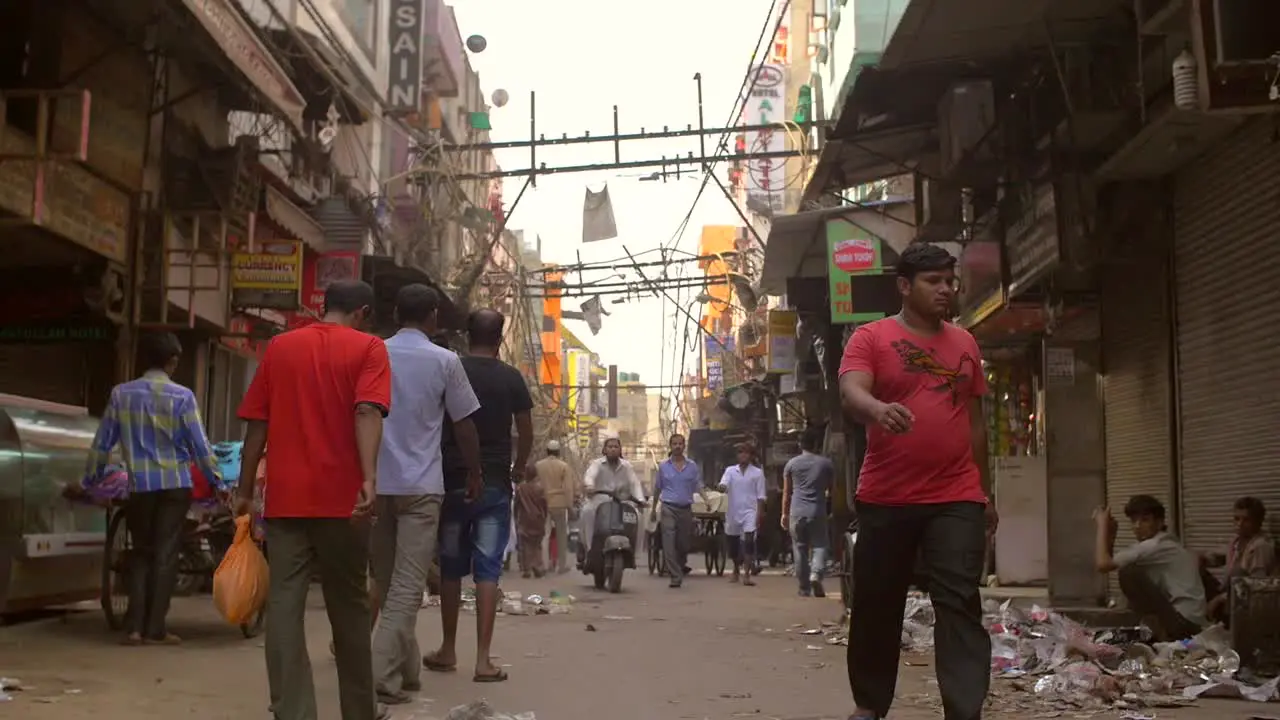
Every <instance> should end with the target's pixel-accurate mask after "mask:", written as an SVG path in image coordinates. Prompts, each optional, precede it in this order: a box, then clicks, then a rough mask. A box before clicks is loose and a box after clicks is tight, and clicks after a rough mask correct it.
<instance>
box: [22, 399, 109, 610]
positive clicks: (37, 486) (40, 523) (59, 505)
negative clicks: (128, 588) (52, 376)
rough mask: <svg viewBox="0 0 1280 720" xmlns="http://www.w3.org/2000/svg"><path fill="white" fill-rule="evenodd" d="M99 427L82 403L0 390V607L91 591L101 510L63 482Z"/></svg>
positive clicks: (82, 462) (85, 595)
mask: <svg viewBox="0 0 1280 720" xmlns="http://www.w3.org/2000/svg"><path fill="white" fill-rule="evenodd" d="M97 428H98V421H97V419H96V418H94V417H92V416H90V415H89V411H88V410H87V409H85V408H82V407H74V406H68V405H60V404H57V403H50V402H45V401H42V400H34V399H31V398H25V397H19V396H15V395H4V394H0V555H2V557H0V611H3V610H14V609H19V608H18V607H15V603H16V602H17V601H24V602H22V603H20V605H21V607H31V606H37V607H38V606H41V605H49V604H56V603H59V602H69V601H71V600H72V599H89V598H92V597H95V596H96V594H97V592H98V588H99V585H100V582H101V578H100V577H99V575H100V572H99V570H98V568H100V566H101V560H102V553H103V544H104V542H105V539H106V530H107V526H106V521H107V517H106V513H105V512H104V511H103V510H102V509H101V508H96V507H93V506H90V505H85V504H81V503H73V502H71V501H70V500H68V499H67V498H66V496H65V495H64V490H65V489H66V488H67V487H69V486H75V485H77V484H79V482H80V480H81V479H82V477H83V475H84V472H85V467H86V464H87V462H88V457H89V447H90V444H91V443H92V442H93V436H94V433H95V432H96V431H97Z"/></svg>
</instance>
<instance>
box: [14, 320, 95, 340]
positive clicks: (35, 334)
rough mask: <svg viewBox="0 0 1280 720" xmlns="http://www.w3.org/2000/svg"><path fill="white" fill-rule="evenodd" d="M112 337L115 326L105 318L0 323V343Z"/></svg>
mask: <svg viewBox="0 0 1280 720" xmlns="http://www.w3.org/2000/svg"><path fill="white" fill-rule="evenodd" d="M114 337H115V326H114V325H112V324H111V323H110V322H107V321H105V320H98V321H94V320H83V321H68V322H43V323H22V324H17V325H0V344H3V343H46V342H49V343H55V342H56V343H61V342H97V341H106V340H111V339H112V338H114Z"/></svg>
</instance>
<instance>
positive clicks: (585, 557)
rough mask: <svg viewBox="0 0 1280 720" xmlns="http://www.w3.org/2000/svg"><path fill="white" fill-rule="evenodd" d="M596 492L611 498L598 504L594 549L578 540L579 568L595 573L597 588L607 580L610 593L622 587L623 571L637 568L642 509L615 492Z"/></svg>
mask: <svg viewBox="0 0 1280 720" xmlns="http://www.w3.org/2000/svg"><path fill="white" fill-rule="evenodd" d="M595 494H596V495H604V496H606V497H608V498H609V500H610V501H609V502H603V503H600V505H599V506H598V507H596V510H595V520H594V525H595V528H594V530H595V532H594V537H593V538H592V541H591V543H590V548H591V549H590V550H587V549H586V547H584V543H582V542H578V543H577V550H578V553H577V554H578V569H579V570H581V571H582V572H583V574H585V575H591V576H592V578H593V579H594V580H595V585H596V589H597V590H602V589H604V587H605V585H606V583H607V584H608V587H609V592H611V593H616V592H619V591H620V590H622V573H623V572H624V571H626V570H634V569H635V567H636V548H637V547H638V545H637V538H638V534H639V528H640V512H639V510H637V509H636V506H635V504H634V503H633V502H631V501H629V500H626V501H624V500H622V499H621V498H619V497H618V496H617V495H615V494H614V493H611V492H608V491H604V490H597V491H595Z"/></svg>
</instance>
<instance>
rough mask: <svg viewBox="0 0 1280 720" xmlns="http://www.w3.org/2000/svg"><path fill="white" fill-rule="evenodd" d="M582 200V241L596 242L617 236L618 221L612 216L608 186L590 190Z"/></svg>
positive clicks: (588, 189) (611, 203)
mask: <svg viewBox="0 0 1280 720" xmlns="http://www.w3.org/2000/svg"><path fill="white" fill-rule="evenodd" d="M586 192H587V195H586V197H585V198H583V200H582V242H584V243H589V242H598V241H600V240H611V239H613V238H616V237H618V223H617V222H616V221H615V220H614V218H613V202H612V201H611V200H610V199H609V186H608V185H605V186H604V189H603V190H601V191H600V192H591V188H587V190H586Z"/></svg>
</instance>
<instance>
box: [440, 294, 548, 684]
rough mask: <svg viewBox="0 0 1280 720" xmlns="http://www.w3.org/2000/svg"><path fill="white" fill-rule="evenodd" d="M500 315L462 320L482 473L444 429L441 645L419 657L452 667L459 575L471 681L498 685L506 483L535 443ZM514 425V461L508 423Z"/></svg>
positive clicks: (502, 674)
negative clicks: (469, 599)
mask: <svg viewBox="0 0 1280 720" xmlns="http://www.w3.org/2000/svg"><path fill="white" fill-rule="evenodd" d="M505 325H506V318H504V317H503V316H502V313H500V312H498V311H496V310H488V309H485V310H477V311H475V312H473V313H471V315H470V316H469V317H468V318H467V335H468V338H469V342H470V347H469V348H468V351H467V354H466V356H465V357H463V358H462V367H463V369H464V370H465V371H466V374H467V379H468V380H469V381H470V383H471V388H472V390H474V391H475V393H476V397H477V398H479V400H480V409H479V410H477V411H476V412H475V413H474V414H473V415H472V416H471V417H472V420H473V422H474V423H475V426H476V432H477V434H478V435H479V437H480V465H481V471H482V477H479V478H476V477H473V476H471V475H470V474H469V473H468V471H467V469H466V466H465V465H466V464H465V462H464V461H463V459H462V455H461V450H460V448H459V447H458V439H457V437H456V435H455V434H454V433H453V432H451V431H450V429H449V426H448V425H446V427H445V440H444V443H443V447H442V449H443V454H444V455H443V456H444V484H445V498H444V504H443V506H442V508H441V517H440V625H441V631H442V636H443V637H442V639H441V642H440V648H439V649H437V650H436V651H435V652H433V653H431V654H430V655H426V656H425V657H423V658H422V663H423V665H424V666H425V667H426V668H427V669H428V670H432V671H435V672H451V671H453V670H454V669H456V668H457V664H458V655H457V644H458V612H459V610H460V608H461V606H462V579H463V578H465V577H466V576H467V575H470V576H471V578H472V579H473V580H474V581H475V583H476V667H475V674H474V675H473V677H472V679H473V680H474V681H475V682H501V681H503V680H506V679H507V673H506V671H504V670H503V669H501V668H499V667H497V666H496V665H494V664H493V659H492V657H491V656H490V646H491V644H492V642H493V625H494V620H495V619H496V616H497V611H498V579H499V578H500V577H501V575H502V564H503V559H504V556H505V554H506V549H507V543H508V541H509V540H510V536H511V522H512V514H511V503H512V480H513V478H515V477H518V476H522V475H524V473H525V471H526V468H527V467H528V463H529V452H530V450H531V449H532V448H533V418H532V415H531V414H530V413H531V411H532V409H533V399H532V397H530V395H529V387H528V386H527V385H525V382H524V376H523V375H521V374H520V371H519V370H517V369H515V368H514V367H511V366H510V365H508V364H506V363H504V362H502V361H501V360H499V359H498V349H499V347H500V346H501V344H502V332H503V329H504V326H505ZM512 424H514V425H515V429H516V435H517V440H516V447H515V451H514V455H515V460H514V463H513V461H512V455H513V452H512V447H511V446H512V442H511V435H512V433H511V427H512Z"/></svg>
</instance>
